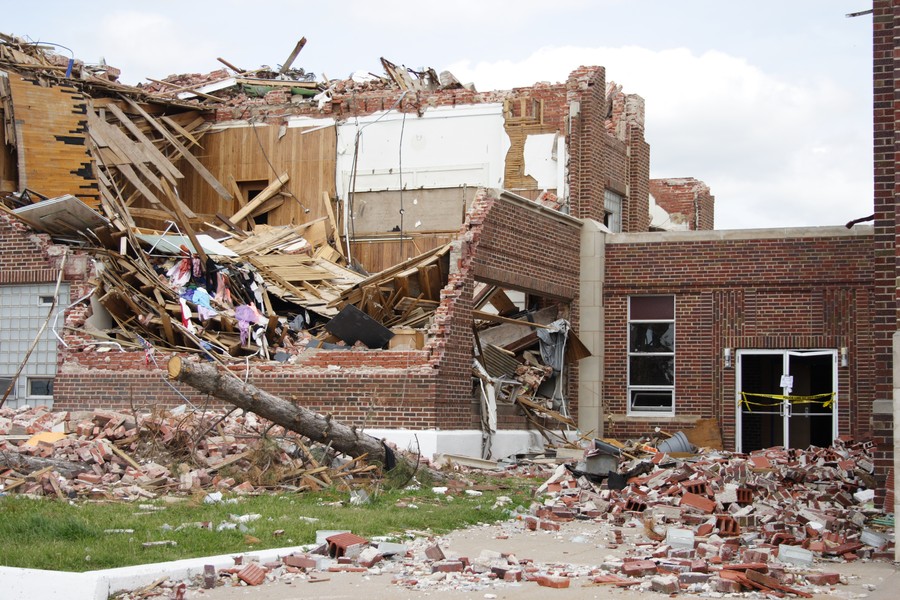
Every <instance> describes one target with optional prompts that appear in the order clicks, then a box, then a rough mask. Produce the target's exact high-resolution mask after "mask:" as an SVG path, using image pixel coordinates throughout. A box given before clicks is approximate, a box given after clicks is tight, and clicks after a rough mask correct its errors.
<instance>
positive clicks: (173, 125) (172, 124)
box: [160, 117, 202, 148]
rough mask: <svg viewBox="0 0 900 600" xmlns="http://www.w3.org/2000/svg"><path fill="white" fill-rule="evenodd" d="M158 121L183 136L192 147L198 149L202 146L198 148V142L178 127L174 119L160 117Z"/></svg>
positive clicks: (182, 128)
mask: <svg viewBox="0 0 900 600" xmlns="http://www.w3.org/2000/svg"><path fill="white" fill-rule="evenodd" d="M160 119H161V120H162V122H163V123H165V124H166V125H168V126H169V127H171V128H172V129H174V130H175V131H177V132H178V133H180V134H181V135H182V136H184V137H185V138H186V139H187V140H188V141H189V142H190V143H191V144H192V145H194V146H197V147H198V148H202V146H200V142H198V141H197V139H196V138H195V137H194V136H193V135H191V132H190V131H188V130H187V129H185V128H184V127H182V126H181V125H179V124H178V122H177V121H176V120H175V119H172V118H170V117H160Z"/></svg>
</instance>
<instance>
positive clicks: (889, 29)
mask: <svg viewBox="0 0 900 600" xmlns="http://www.w3.org/2000/svg"><path fill="white" fill-rule="evenodd" d="M872 8H873V10H874V14H873V22H872V23H873V25H872V59H873V60H872V68H873V95H874V98H873V100H874V104H873V120H874V159H875V165H874V179H875V257H874V268H875V314H874V323H875V331H874V342H875V348H876V351H875V361H874V363H875V377H876V379H875V396H876V399H877V400H880V401H881V402H883V403H884V404H886V405H890V404H892V402H893V393H894V391H893V387H894V381H893V342H892V336H893V335H894V332H896V331H897V330H898V323H900V295H898V294H900V288H898V287H897V281H898V279H897V278H898V275H900V215H898V212H897V198H898V197H900V181H898V173H897V151H898V144H900V140H898V138H897V131H896V129H897V118H898V116H900V96H898V94H897V80H896V77H897V70H898V68H900V64H898V60H900V55H898V53H897V41H896V40H897V36H898V35H900V3H898V2H897V1H896V0H893V1H892V0H875V2H873V4H872ZM885 416H886V415H883V414H879V415H878V418H877V419H876V420H875V421H873V427H875V428H881V427H882V424H883V418H884V417H885ZM879 453H880V455H881V460H880V461H879V469H878V476H879V478H880V479H881V480H882V481H884V480H885V479H886V478H887V475H888V472H889V471H890V469H891V468H892V464H893V458H894V456H893V454H894V453H893V436H892V435H884V436H882V437H881V438H880V444H879Z"/></svg>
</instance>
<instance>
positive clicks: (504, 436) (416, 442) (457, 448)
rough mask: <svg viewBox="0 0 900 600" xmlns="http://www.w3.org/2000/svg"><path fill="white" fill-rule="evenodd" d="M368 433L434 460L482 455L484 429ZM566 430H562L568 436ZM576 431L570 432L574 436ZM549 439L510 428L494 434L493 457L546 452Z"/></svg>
mask: <svg viewBox="0 0 900 600" xmlns="http://www.w3.org/2000/svg"><path fill="white" fill-rule="evenodd" d="M366 433H367V434H369V435H371V436H373V437H376V438H379V439H384V440H386V441H388V442H390V443H393V444H396V445H397V448H399V449H400V450H404V451H408V452H411V453H413V454H421V455H422V457H423V458H427V459H428V460H431V459H432V458H434V455H435V454H457V455H462V456H471V457H473V458H481V431H479V430H477V429H454V430H446V431H445V430H441V429H424V430H422V429H366ZM565 433H566V432H559V434H560V435H565ZM575 437H576V436H575V432H574V431H573V432H569V439H574V438H575ZM544 443H545V440H544V438H543V437H542V436H541V434H540V433H538V432H537V431H534V430H523V429H506V430H501V431H498V432H497V433H496V434H494V439H493V441H492V442H491V450H492V452H491V458H492V459H493V460H500V459H503V458H507V457H509V456H515V455H516V454H525V453H528V452H543V450H544Z"/></svg>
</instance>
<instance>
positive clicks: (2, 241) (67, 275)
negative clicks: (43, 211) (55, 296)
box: [0, 213, 93, 337]
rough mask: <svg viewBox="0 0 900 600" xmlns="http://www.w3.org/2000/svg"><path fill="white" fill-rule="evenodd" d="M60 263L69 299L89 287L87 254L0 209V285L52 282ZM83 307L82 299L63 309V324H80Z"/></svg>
mask: <svg viewBox="0 0 900 600" xmlns="http://www.w3.org/2000/svg"><path fill="white" fill-rule="evenodd" d="M64 254H65V261H63V255H64ZM61 266H62V268H63V277H62V281H64V282H66V283H68V284H69V302H74V301H76V300H78V299H80V298H81V297H82V296H84V295H85V294H87V293H88V292H89V291H90V290H91V285H90V282H89V278H90V276H91V275H92V274H93V263H92V262H91V260H90V258H89V257H88V256H87V255H85V254H83V253H81V252H78V251H77V250H73V249H72V248H68V247H66V246H60V245H56V244H54V243H53V241H52V240H51V239H50V236H48V235H46V234H42V233H36V232H34V231H33V230H32V229H31V228H30V227H28V226H26V225H25V224H24V223H22V222H21V221H19V220H18V219H16V218H15V217H12V216H10V215H7V214H5V213H0V285H25V284H32V283H56V280H57V279H58V278H59V270H60V267H61ZM87 310H88V309H87V306H86V305H85V304H84V303H79V304H77V305H74V306H72V307H71V308H69V309H68V310H67V311H66V312H65V324H66V326H68V327H78V326H80V325H81V324H83V323H84V319H85V317H86V315H87ZM63 335H64V337H65V336H67V335H69V334H68V333H63Z"/></svg>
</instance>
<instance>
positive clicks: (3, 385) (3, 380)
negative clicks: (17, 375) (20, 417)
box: [0, 376, 16, 400]
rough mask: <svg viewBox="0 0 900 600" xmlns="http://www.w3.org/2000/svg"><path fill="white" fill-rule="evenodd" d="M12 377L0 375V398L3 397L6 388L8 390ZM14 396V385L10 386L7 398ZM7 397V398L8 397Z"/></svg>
mask: <svg viewBox="0 0 900 600" xmlns="http://www.w3.org/2000/svg"><path fill="white" fill-rule="evenodd" d="M12 383H13V378H12V377H3V376H0V398H2V397H3V394H5V393H6V390H9V386H10V385H12ZM15 397H16V386H14V385H13V386H12V389H11V390H10V391H9V398H13V399H14V398H15ZM9 398H7V400H8V399H9Z"/></svg>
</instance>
